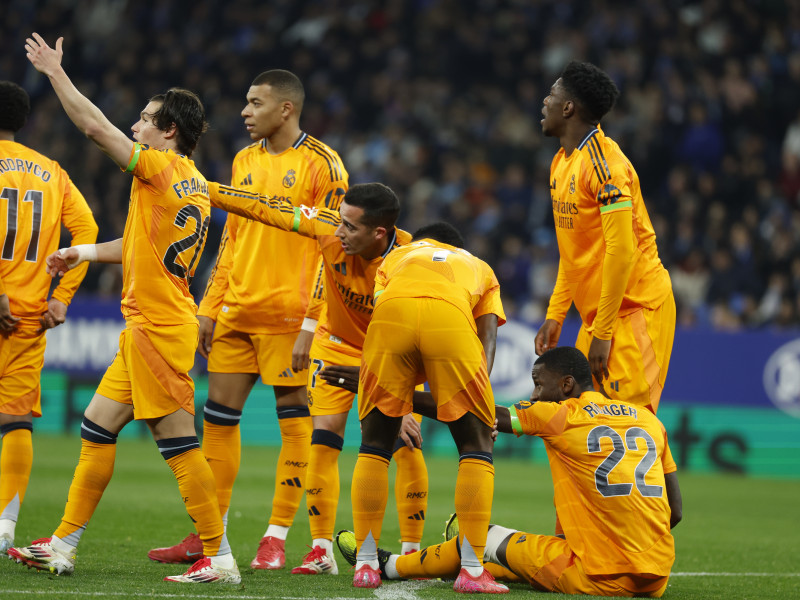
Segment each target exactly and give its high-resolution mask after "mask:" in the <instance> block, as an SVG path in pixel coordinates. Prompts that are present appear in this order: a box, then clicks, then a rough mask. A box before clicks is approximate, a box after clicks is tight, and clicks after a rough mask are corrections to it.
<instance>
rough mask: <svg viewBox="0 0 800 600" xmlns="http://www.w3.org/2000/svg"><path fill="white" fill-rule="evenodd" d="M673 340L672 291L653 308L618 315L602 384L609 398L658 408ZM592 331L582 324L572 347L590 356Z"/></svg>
mask: <svg viewBox="0 0 800 600" xmlns="http://www.w3.org/2000/svg"><path fill="white" fill-rule="evenodd" d="M674 339H675V299H674V298H673V296H672V294H670V295H669V297H668V298H667V299H666V301H665V302H664V304H662V305H661V306H659V307H658V308H656V309H655V310H648V309H644V308H640V309H638V310H635V311H634V312H632V313H628V314H625V315H623V316H620V317H617V319H616V320H615V321H614V330H613V331H612V333H611V353H610V354H609V356H608V373H609V378H608V380H607V381H605V382H604V383H603V387H604V388H605V390H606V392H607V393H608V395H609V396H611V398H614V399H615V400H621V401H624V402H627V403H628V404H636V405H638V406H644V407H645V408H649V409H650V410H651V411H653V413H655V412H656V411H657V410H658V402H659V400H661V391H662V390H663V389H664V382H665V381H666V379H667V370H668V369H669V359H670V356H671V355H672V343H673V341H674ZM591 342H592V333H591V331H589V330H587V329H586V328H585V327H584V326H581V329H580V331H579V332H578V339H577V341H576V342H575V347H576V348H577V349H578V350H580V351H581V352H583V353H584V354H585V355H586V356H588V355H589V345H590V344H591Z"/></svg>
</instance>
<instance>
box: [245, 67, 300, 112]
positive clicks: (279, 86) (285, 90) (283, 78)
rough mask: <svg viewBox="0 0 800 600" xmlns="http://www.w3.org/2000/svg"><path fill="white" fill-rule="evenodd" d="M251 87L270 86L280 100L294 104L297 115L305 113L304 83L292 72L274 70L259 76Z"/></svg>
mask: <svg viewBox="0 0 800 600" xmlns="http://www.w3.org/2000/svg"><path fill="white" fill-rule="evenodd" d="M251 85H268V86H270V87H271V88H272V90H273V92H274V93H275V95H276V96H277V98H278V100H289V101H290V102H291V103H292V104H294V106H295V109H296V110H297V114H300V113H301V112H302V111H303V102H304V101H305V99H306V91H305V89H304V88H303V82H302V81H300V78H299V77H298V76H297V75H295V74H294V73H292V72H291V71H284V70H283V69H272V70H271V71H264V72H263V73H261V74H259V75H258V76H257V77H256V78H255V79H253V83H252V84H251Z"/></svg>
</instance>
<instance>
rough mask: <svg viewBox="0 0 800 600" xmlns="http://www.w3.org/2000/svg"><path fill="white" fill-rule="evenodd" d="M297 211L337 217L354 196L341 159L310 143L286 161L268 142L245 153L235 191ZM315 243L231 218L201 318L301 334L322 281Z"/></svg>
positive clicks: (304, 139)
mask: <svg viewBox="0 0 800 600" xmlns="http://www.w3.org/2000/svg"><path fill="white" fill-rule="evenodd" d="M232 185H235V186H237V187H239V188H241V189H243V190H248V191H252V192H255V193H259V194H262V195H264V196H267V197H270V198H276V199H278V198H280V199H281V200H283V201H285V202H287V203H289V204H292V205H293V206H300V205H306V206H315V207H319V208H330V209H334V210H335V209H337V208H338V206H339V203H340V202H341V199H342V197H343V196H344V194H345V192H346V191H347V171H345V169H344V166H343V165H342V161H341V159H340V158H339V155H338V154H336V152H334V151H333V150H332V149H331V148H329V147H328V146H326V145H325V144H323V143H322V142H320V141H318V140H316V139H315V138H313V137H311V136H309V135H308V134H306V133H303V134H301V135H300V137H299V138H298V139H297V141H296V142H295V143H294V144H293V145H292V146H291V147H290V148H288V149H287V150H285V151H284V152H281V153H280V154H270V153H269V152H268V151H267V147H266V143H265V142H264V141H261V142H258V143H256V144H252V145H250V146H248V147H247V148H245V149H243V150H241V151H240V152H239V153H238V154H237V155H236V158H235V159H234V162H233V183H232ZM318 259H319V246H318V244H317V243H316V242H315V241H314V240H313V239H309V238H305V237H302V236H298V235H296V234H294V233H291V232H288V231H282V230H280V229H276V228H274V227H269V226H266V225H264V224H262V223H258V222H256V221H251V220H249V219H245V218H243V217H240V216H237V215H235V214H229V215H228V219H227V222H226V226H225V232H224V233H223V237H222V241H221V243H220V251H219V254H218V256H217V262H216V265H215V267H214V270H213V271H212V273H211V276H210V277H209V280H208V285H207V287H206V292H205V296H204V297H203V300H202V302H201V303H200V307H199V309H198V311H197V314H198V315H203V316H207V317H210V318H212V319H214V320H217V321H219V322H220V323H223V324H225V325H226V326H227V327H230V328H231V329H234V330H236V331H242V332H246V333H269V334H277V333H290V332H293V331H299V329H300V325H301V324H302V322H303V317H304V316H305V313H306V309H307V307H308V303H309V294H310V292H311V291H312V289H313V288H314V286H315V284H316V280H317V278H318V270H317V266H318Z"/></svg>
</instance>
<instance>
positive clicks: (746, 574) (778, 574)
mask: <svg viewBox="0 0 800 600" xmlns="http://www.w3.org/2000/svg"><path fill="white" fill-rule="evenodd" d="M670 577H800V573H671V574H670Z"/></svg>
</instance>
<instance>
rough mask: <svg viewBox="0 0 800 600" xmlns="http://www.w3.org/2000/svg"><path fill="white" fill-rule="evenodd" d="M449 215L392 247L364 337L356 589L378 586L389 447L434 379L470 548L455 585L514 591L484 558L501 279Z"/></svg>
mask: <svg viewBox="0 0 800 600" xmlns="http://www.w3.org/2000/svg"><path fill="white" fill-rule="evenodd" d="M462 245H463V240H462V239H461V235H460V234H459V233H458V231H457V230H455V228H453V227H452V226H451V225H449V224H448V223H435V224H431V225H428V226H426V227H423V228H421V229H420V230H419V231H417V232H415V234H414V241H412V242H411V243H410V244H408V245H406V246H403V247H401V248H398V249H397V250H395V251H394V252H392V253H391V254H390V255H388V256H387V257H386V258H385V259H384V261H383V264H381V266H380V268H379V269H378V272H377V274H376V276H375V297H376V303H375V311H374V314H373V317H372V320H371V321H370V324H369V329H368V330H367V336H366V339H365V340H364V353H363V356H362V359H361V371H360V377H359V386H358V412H359V419H360V420H361V436H362V437H361V439H362V442H361V448H360V449H359V454H358V461H357V462H356V467H355V471H354V473H353V485H352V488H353V489H352V494H351V498H352V502H353V524H354V528H355V543H356V547H357V548H358V561H357V563H356V565H355V567H356V570H355V574H354V577H353V585H354V586H356V587H366V588H375V587H378V586H379V585H380V582H381V579H380V573H379V571H378V567H379V564H378V556H377V547H376V545H377V543H378V542H379V540H380V536H381V526H382V522H383V516H384V510H385V507H386V497H387V495H388V469H389V458H390V457H391V453H390V452H391V448H392V444H393V443H394V440H395V438H396V437H397V432H398V431H399V428H400V425H401V422H402V419H403V418H404V416H406V415H408V414H410V413H411V411H412V400H413V396H414V387H415V386H416V385H418V384H419V383H421V382H423V381H425V380H426V379H427V381H428V383H429V385H430V389H431V395H432V397H433V398H434V400H435V402H436V405H437V416H438V419H440V420H441V421H443V422H445V423H447V424H448V426H449V428H450V433H451V434H452V436H453V440H454V441H455V443H456V447H457V449H458V453H459V462H458V477H457V479H456V489H455V507H456V512H457V513H458V515H459V518H460V519H461V523H462V526H463V531H462V544H463V547H464V548H466V547H467V546H468V547H469V548H470V551H469V552H464V554H463V560H462V561H461V567H462V568H461V570H460V572H459V573H458V577H457V578H456V581H455V584H454V586H453V587H454V589H455V590H456V591H458V592H477V591H481V592H490V593H503V592H508V588H507V587H506V586H504V585H500V584H497V583H495V582H494V581H493V580H492V577H491V575H490V574H489V573H488V572H487V571H486V570H485V569H484V568H483V565H482V562H481V558H482V556H483V547H484V545H485V540H486V529H487V527H488V525H489V516H490V514H491V507H492V495H493V490H494V466H493V459H492V446H493V443H492V437H491V434H492V427H493V424H494V420H495V413H494V396H493V395H492V388H491V384H490V383H489V373H491V368H492V364H493V362H494V349H495V341H496V339H497V326H498V325H502V324H503V323H504V322H505V314H504V313H503V307H502V304H501V302H500V284H499V283H498V282H497V278H496V277H495V275H494V273H493V272H492V269H491V268H490V267H489V265H487V264H486V263H485V262H484V261H482V260H480V259H478V258H477V257H475V256H472V255H471V254H470V253H469V252H467V251H466V250H463V249H461V248H460V246H462Z"/></svg>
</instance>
